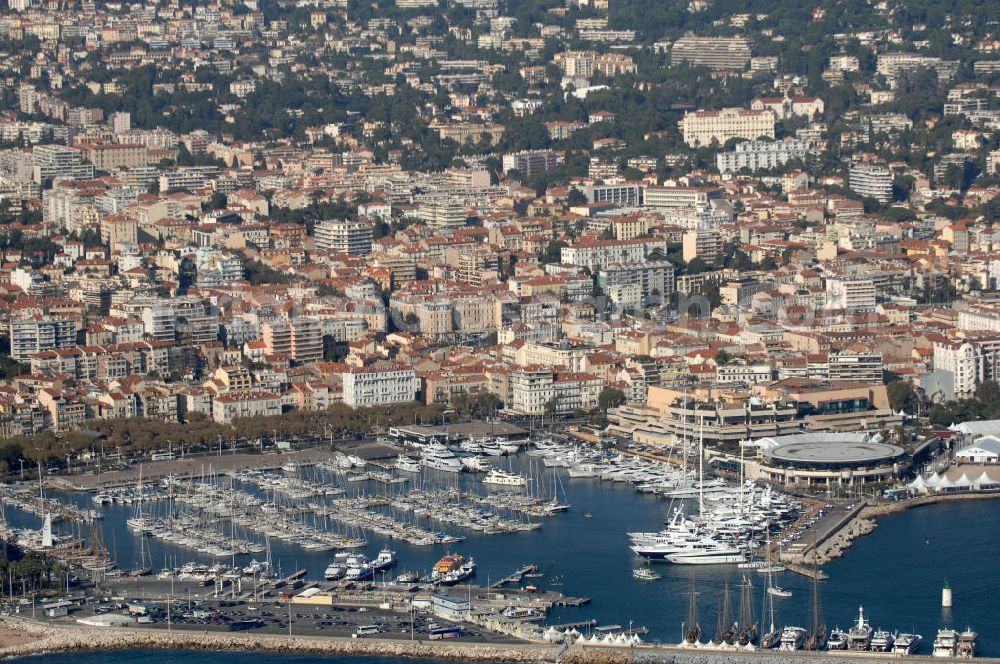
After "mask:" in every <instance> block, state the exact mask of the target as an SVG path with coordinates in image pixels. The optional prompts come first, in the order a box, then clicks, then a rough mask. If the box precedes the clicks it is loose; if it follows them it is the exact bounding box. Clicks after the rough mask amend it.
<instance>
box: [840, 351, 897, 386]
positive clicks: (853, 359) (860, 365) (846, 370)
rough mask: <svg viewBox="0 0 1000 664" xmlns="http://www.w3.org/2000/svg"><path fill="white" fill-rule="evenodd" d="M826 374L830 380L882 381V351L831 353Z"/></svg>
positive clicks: (870, 382)
mask: <svg viewBox="0 0 1000 664" xmlns="http://www.w3.org/2000/svg"><path fill="white" fill-rule="evenodd" d="M827 374H828V378H829V379H830V380H847V381H852V382H859V383H869V384H872V383H882V382H884V375H883V371H882V353H879V352H877V351H874V350H871V351H856V352H850V351H843V352H840V353H831V354H830V358H829V368H828V370H827Z"/></svg>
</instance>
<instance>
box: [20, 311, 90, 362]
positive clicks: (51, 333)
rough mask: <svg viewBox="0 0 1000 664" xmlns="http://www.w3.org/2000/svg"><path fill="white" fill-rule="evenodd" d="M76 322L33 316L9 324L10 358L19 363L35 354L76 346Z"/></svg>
mask: <svg viewBox="0 0 1000 664" xmlns="http://www.w3.org/2000/svg"><path fill="white" fill-rule="evenodd" d="M76 330H77V324H76V321H74V320H71V319H66V318H51V317H48V316H35V317H33V318H26V319H20V320H12V321H11V322H10V329H9V332H10V356H11V357H12V358H14V359H15V360H17V361H19V362H24V361H27V360H29V359H31V356H32V355H34V354H35V353H40V352H42V351H46V350H55V349H56V348H70V347H72V346H75V345H76Z"/></svg>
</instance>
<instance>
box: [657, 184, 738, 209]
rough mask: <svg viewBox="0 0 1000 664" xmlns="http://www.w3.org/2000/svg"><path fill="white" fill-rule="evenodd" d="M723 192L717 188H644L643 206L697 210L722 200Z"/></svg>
mask: <svg viewBox="0 0 1000 664" xmlns="http://www.w3.org/2000/svg"><path fill="white" fill-rule="evenodd" d="M721 198H722V191H721V190H720V189H718V188H717V187H661V186H652V185H651V186H646V187H643V188H642V204H643V205H644V206H646V207H654V208H696V207H704V206H707V205H709V204H710V202H711V201H713V200H717V199H721Z"/></svg>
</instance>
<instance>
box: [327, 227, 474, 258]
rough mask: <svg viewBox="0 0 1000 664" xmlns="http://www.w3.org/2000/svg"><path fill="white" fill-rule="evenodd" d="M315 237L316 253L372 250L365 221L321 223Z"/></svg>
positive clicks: (359, 254)
mask: <svg viewBox="0 0 1000 664" xmlns="http://www.w3.org/2000/svg"><path fill="white" fill-rule="evenodd" d="M463 223H464V219H463ZM315 235H316V237H315V247H316V251H336V252H338V253H343V254H354V255H358V256H363V255H365V254H369V253H371V250H372V224H371V222H369V221H367V220H360V219H359V220H357V221H351V220H349V219H328V220H325V221H321V222H319V223H317V224H316V227H315Z"/></svg>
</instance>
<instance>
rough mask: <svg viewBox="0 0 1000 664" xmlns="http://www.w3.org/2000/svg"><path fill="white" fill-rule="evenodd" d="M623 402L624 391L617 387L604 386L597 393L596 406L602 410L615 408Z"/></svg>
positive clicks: (606, 410)
mask: <svg viewBox="0 0 1000 664" xmlns="http://www.w3.org/2000/svg"><path fill="white" fill-rule="evenodd" d="M624 403H625V393H624V392H622V391H621V390H619V389H618V388H617V387H605V388H604V389H603V390H601V393H600V394H599V395H597V407H598V408H600V409H601V411H602V412H605V413H606V412H608V409H609V408H615V407H617V406H621V405H622V404H624Z"/></svg>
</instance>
